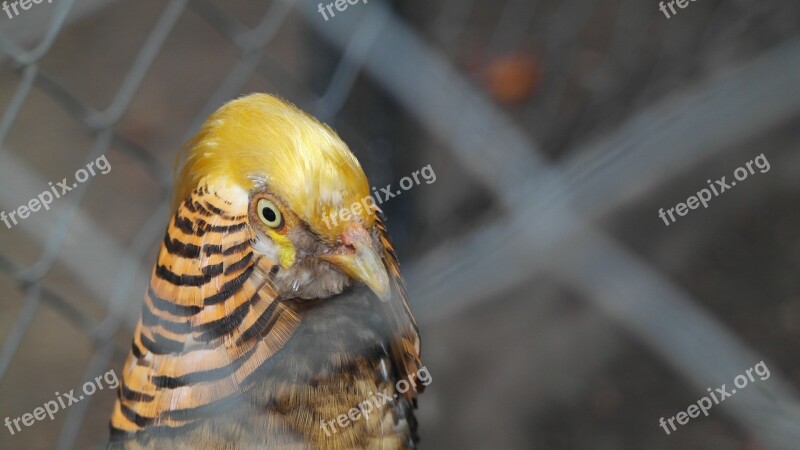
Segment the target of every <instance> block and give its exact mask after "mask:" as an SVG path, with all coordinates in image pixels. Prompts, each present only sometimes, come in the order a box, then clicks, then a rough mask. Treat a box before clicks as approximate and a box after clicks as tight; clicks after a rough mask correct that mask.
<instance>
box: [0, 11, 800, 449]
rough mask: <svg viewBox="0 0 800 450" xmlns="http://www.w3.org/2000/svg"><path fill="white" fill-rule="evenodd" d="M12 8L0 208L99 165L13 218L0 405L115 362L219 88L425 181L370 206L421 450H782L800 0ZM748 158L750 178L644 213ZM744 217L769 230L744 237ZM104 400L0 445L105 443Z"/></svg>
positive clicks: (3, 80)
mask: <svg viewBox="0 0 800 450" xmlns="http://www.w3.org/2000/svg"><path fill="white" fill-rule="evenodd" d="M9 14H10V13H9ZM6 19H7V20H6ZM0 20H2V22H1V23H2V25H0V32H2V33H3V34H2V36H0V107H1V108H2V115H1V116H0V186H1V187H2V189H0V210H3V211H6V212H8V211H12V210H14V209H16V208H17V207H18V205H26V204H28V202H29V199H34V198H36V196H37V195H39V193H41V192H43V191H45V190H48V189H49V184H48V183H49V182H53V183H58V181H59V180H62V179H63V178H64V177H65V176H72V174H73V173H75V172H76V171H77V170H79V169H80V168H82V167H85V166H86V165H87V164H88V163H90V162H92V161H96V160H97V158H99V157H102V156H107V159H108V161H109V162H110V165H111V171H110V172H109V173H108V174H107V175H98V176H96V177H92V178H89V179H88V180H86V181H85V182H83V183H79V184H77V183H76V185H75V187H74V189H72V190H71V191H69V193H68V195H64V197H63V198H59V199H57V200H56V201H55V202H54V203H53V205H52V209H50V210H47V211H39V212H36V213H35V214H31V216H30V217H29V218H25V219H20V220H19V223H18V224H16V225H14V226H8V227H6V226H0V230H2V231H0V288H2V290H3V292H4V294H3V295H2V299H0V336H2V337H0V339H2V340H1V341H0V414H2V415H3V416H12V417H16V416H21V415H22V414H24V413H26V412H29V411H32V410H33V409H34V408H36V407H37V406H40V405H42V404H44V403H45V402H47V401H49V400H51V399H53V398H54V396H53V392H55V391H60V392H64V391H66V390H69V389H72V388H74V387H78V386H80V385H81V384H82V383H83V381H85V380H91V379H94V378H95V377H96V376H98V375H100V374H103V373H104V372H106V371H107V370H109V369H117V370H119V368H120V367H121V364H122V360H123V358H124V356H125V355H126V353H127V349H128V348H129V347H128V346H129V341H130V332H131V326H132V324H134V323H135V320H136V318H137V317H138V311H139V308H140V304H141V303H140V302H141V295H142V293H143V290H144V286H146V283H147V277H148V275H149V270H150V265H151V264H152V261H153V260H154V255H155V251H156V248H157V245H158V243H159V242H160V240H161V238H162V237H163V230H164V226H165V223H166V219H167V214H168V208H169V201H170V198H169V195H170V189H171V178H172V173H171V169H172V164H173V160H174V158H175V153H176V151H177V149H178V148H179V147H180V144H181V143H182V142H183V141H184V140H186V139H187V138H188V137H189V136H191V135H192V133H193V132H194V131H195V130H197V128H198V127H199V125H200V124H201V123H202V121H203V120H204V119H205V117H206V116H207V115H208V114H209V113H210V112H211V111H213V110H214V109H216V108H217V107H219V106H220V105H221V104H223V103H224V102H225V101H227V100H229V99H231V98H234V97H236V96H238V95H241V94H243V93H248V92H252V91H266V92H274V93H277V94H279V95H282V96H284V97H286V98H288V99H290V100H292V101H293V102H295V103H297V104H298V105H299V106H300V107H302V108H303V109H305V110H307V111H309V112H310V113H312V114H314V115H316V116H317V117H319V118H320V119H321V120H323V121H325V122H328V123H330V124H331V125H332V126H333V127H334V128H336V129H337V130H338V131H339V132H340V133H341V134H342V136H343V138H344V139H345V141H346V142H348V143H349V144H350V145H351V147H352V148H353V150H354V151H355V152H356V153H357V155H358V156H359V159H360V160H361V161H362V163H363V165H364V168H365V171H366V172H367V174H368V175H369V176H370V180H371V182H372V183H373V185H374V186H382V185H385V184H388V183H393V182H396V180H397V179H398V178H400V177H401V176H403V175H404V174H406V173H410V172H411V171H412V170H414V169H416V168H418V167H422V166H424V165H426V164H431V165H432V167H433V168H434V169H436V174H437V181H436V183H435V184H433V185H430V186H421V187H418V188H415V190H414V191H411V192H409V193H408V195H404V196H403V197H401V198H398V199H397V200H394V201H392V202H391V203H387V204H386V205H385V206H386V210H387V211H386V212H387V216H388V217H389V220H390V223H389V225H390V229H391V230H392V233H393V236H394V238H395V241H396V243H397V244H398V247H399V249H400V252H401V260H402V261H403V262H404V263H405V265H404V267H405V272H406V274H407V278H408V282H409V288H410V291H411V296H412V302H413V306H414V308H415V311H416V313H417V315H418V319H419V321H420V323H421V326H422V334H423V345H424V346H425V347H424V350H423V352H424V355H423V356H424V357H425V360H426V362H427V363H428V366H429V367H431V371H432V373H433V375H434V377H435V378H436V381H434V383H433V384H432V385H431V388H430V390H429V392H428V393H426V395H425V396H424V397H423V398H422V399H421V402H420V403H421V405H420V423H421V434H422V439H423V440H422V446H423V447H428V448H487V446H501V447H503V446H504V447H507V448H781V449H782V448H793V446H795V445H796V442H798V438H800V429H798V426H797V424H798V423H800V422H798V419H799V418H800V416H799V415H798V413H799V410H798V406H797V405H798V404H797V394H796V388H795V387H794V386H795V385H796V384H797V382H798V381H800V366H797V365H793V364H792V362H791V355H790V354H788V353H782V352H780V351H778V350H777V349H778V348H781V347H782V346H785V345H786V341H788V340H790V339H791V337H792V336H793V334H794V333H796V332H797V330H800V326H797V323H798V322H799V321H800V319H795V318H794V317H795V316H796V315H797V311H798V310H797V307H796V306H794V305H796V302H797V301H800V287H799V286H798V285H797V283H796V280H795V281H792V280H793V279H796V276H794V278H791V276H787V277H786V278H784V277H783V274H784V273H794V274H796V273H797V270H796V269H797V268H798V263H797V261H798V260H800V259H799V258H798V256H800V235H798V232H797V231H796V230H797V229H800V227H797V225H798V224H800V218H798V217H797V215H796V205H797V198H798V195H799V193H800V189H798V188H800V186H798V182H797V181H798V177H797V173H798V171H799V170H800V160H798V158H797V156H795V155H796V153H797V152H796V150H794V149H795V148H796V144H797V143H798V140H799V139H800V135H798V134H797V132H796V131H795V130H796V128H797V127H796V124H797V120H798V117H800V94H797V90H796V88H795V87H796V86H798V85H800V37H799V36H798V31H800V4H795V3H792V2H788V1H777V0H775V1H761V2H755V1H745V0H742V1H737V2H720V1H711V0H708V1H705V2H691V3H690V6H689V7H688V8H686V9H681V10H678V14H676V15H674V16H673V17H671V18H669V19H667V18H666V17H665V16H664V15H663V14H662V13H661V12H660V11H659V10H658V5H657V4H656V3H654V2H641V1H634V0H618V1H613V2H596V1H594V0H550V1H545V0H536V1H523V0H506V1H502V2H488V1H476V0H440V1H433V2H419V1H410V2H398V3H397V4H389V3H382V2H378V1H372V2H369V3H366V4H362V3H356V4H355V5H351V6H349V7H348V9H347V10H346V11H344V12H338V13H337V15H336V16H335V17H329V18H328V20H325V18H324V17H323V16H322V15H321V14H320V13H319V12H318V2H311V1H292V0H276V1H270V2H255V1H245V0H242V1H238V2H229V3H225V2H222V1H219V0H170V1H163V0H144V1H142V2H130V1H124V2H123V1H101V0H98V1H85V2H75V1H71V0H58V1H56V2H54V3H52V4H51V5H48V4H47V3H42V4H40V5H35V6H34V7H33V8H32V9H30V10H24V11H23V10H21V13H20V14H19V15H16V16H12V15H9V16H7V17H4V16H0ZM756 149H757V150H756ZM761 152H764V153H765V154H766V155H767V156H768V157H769V158H770V161H771V163H772V166H773V169H772V172H771V173H770V174H768V176H766V177H765V179H766V181H763V182H762V181H755V182H753V185H752V186H750V187H740V188H738V189H737V190H736V191H732V192H731V193H729V194H726V195H727V197H726V198H724V199H721V200H720V201H719V204H718V205H714V206H712V207H711V209H712V211H697V212H695V214H696V215H697V216H700V217H698V218H696V219H695V218H694V217H691V218H687V219H686V222H687V223H686V224H683V223H681V222H679V225H674V226H670V227H669V228H665V227H664V225H663V224H662V223H661V222H660V219H658V217H657V215H656V212H657V211H658V209H659V208H661V207H666V206H668V205H674V204H675V203H677V202H678V201H682V199H685V198H686V196H687V195H691V193H692V192H693V191H696V189H697V188H698V187H702V186H703V184H704V180H705V179H706V178H709V177H717V176H720V175H721V174H725V173H731V172H732V171H733V169H735V168H736V167H737V166H738V165H740V164H743V163H744V162H746V161H748V160H749V159H752V157H754V156H755V155H757V154H759V153H761ZM729 168H730V170H728V169H729ZM759 180H760V179H759ZM698 183H699V184H698ZM740 191H741V192H740ZM684 194H686V195H684ZM774 199H778V200H774ZM768 200H769V201H768ZM761 204H768V205H769V206H770V208H769V209H768V211H772V212H773V213H774V211H776V210H777V211H779V212H784V213H782V214H778V215H777V216H775V217H773V218H772V219H771V220H770V221H765V223H761V222H759V223H755V224H753V223H752V222H753V221H754V217H757V216H756V215H757V214H762V215H763V214H765V211H764V210H763V209H758V207H759V206H760V205H761ZM715 208H716V210H714V209H715ZM743 211H747V212H743ZM792 211H795V213H794V214H793V213H792ZM771 217H772V216H771ZM690 219H691V220H693V221H692V222H689V220H690ZM748 225H749V226H750V228H747V226H748ZM758 225H761V227H760V228H759V227H758ZM681 226H683V228H680V227H681ZM743 229H744V230H750V231H749V233H750V235H748V236H745V237H743V236H742V235H741V233H744V231H741V230H743ZM765 230H766V231H765ZM725 232H727V233H729V234H730V235H726V237H725V238H723V239H721V240H720V239H717V240H715V239H714V237H715V236H717V235H720V234H724V233H725ZM773 233H774V234H773ZM752 235H756V237H753V236H752ZM768 237H772V238H774V241H767V240H766V238H768ZM710 243H711V244H710ZM714 246H718V247H714ZM719 247H722V248H727V249H729V250H727V251H726V250H719V249H718V248H719ZM782 247H785V248H787V250H786V253H785V254H781V255H782V256H780V257H779V256H778V254H777V253H774V254H773V255H772V257H764V258H763V259H759V257H758V255H759V252H766V250H765V249H776V248H782ZM714 248H717V249H718V250H717V252H722V253H723V254H724V256H725V257H729V258H728V259H726V258H723V257H720V258H715V257H714V256H715V255H716V253H714V251H713V250H712V249H714ZM733 249H740V250H741V252H740V253H739V254H736V255H733V254H732V252H733ZM759 249H760V250H759ZM704 258H705V259H704ZM726 261H736V262H739V264H740V265H741V267H729V266H726ZM760 266H764V267H765V268H769V270H768V271H767V274H763V276H762V275H756V273H757V272H758V273H759V274H760V273H761V272H760V271H758V268H759V267H760ZM792 270H794V271H793V272H792ZM722 274H724V276H723V275H722ZM733 274H745V275H741V276H743V277H744V278H746V279H748V280H751V281H752V282H751V283H744V284H745V286H746V287H747V288H746V289H743V290H744V292H739V291H742V289H739V290H737V289H734V288H733V287H734V286H738V284H737V282H736V280H733V279H731V278H730V277H732V276H733ZM769 274H773V275H772V276H770V275H769ZM774 274H780V276H776V275H774ZM715 277H716V278H715ZM726 277H728V278H726ZM761 286H769V287H770V288H771V290H770V291H769V293H766V290H759V289H758V287H761ZM732 290H733V291H736V292H731V291H732ZM754 291H755V293H757V295H766V296H768V297H769V299H775V301H774V302H772V301H769V300H764V303H765V304H767V305H771V306H769V308H768V309H769V311H772V310H773V309H771V308H773V307H774V311H776V312H775V313H774V315H772V316H769V317H772V318H775V320H782V321H781V322H780V324H781V325H780V327H778V328H779V331H778V332H776V334H777V335H776V336H772V337H770V339H766V338H765V337H764V336H766V334H768V332H767V331H765V330H769V329H770V324H769V322H768V321H767V320H766V319H764V318H762V319H756V318H753V317H750V316H748V317H744V318H743V317H741V316H744V315H746V314H751V315H754V314H755V312H753V311H752V309H751V308H752V306H751V304H752V302H754V301H757V300H756V299H753V295H754ZM745 294H748V295H745ZM740 296H741V297H742V298H740ZM721 297H724V298H728V299H730V300H731V301H730V302H726V303H724V304H722V305H720V304H717V303H715V302H714V300H713V299H716V298H721ZM710 299H711V300H710ZM734 300H735V301H734ZM564 305H566V306H564ZM786 316H788V318H787V317H786ZM781 317H783V319H781ZM620 336H623V337H620ZM540 343H541V344H540ZM517 344H519V345H517ZM498 349H502V350H504V351H502V352H498V351H497V350H498ZM762 359H766V360H767V361H768V363H769V364H770V368H771V369H772V375H771V378H770V380H769V382H765V383H763V384H762V385H759V388H757V389H755V388H754V389H751V390H747V391H743V392H741V393H739V394H737V397H736V398H735V400H733V401H731V403H730V404H726V405H725V407H724V409H720V410H719V411H715V412H714V413H713V415H712V418H711V419H708V420H707V421H706V422H704V424H705V425H700V424H692V426H693V427H694V430H697V431H691V430H689V427H685V428H686V431H685V432H684V429H681V430H679V431H681V432H683V433H682V434H681V433H676V435H675V436H669V437H668V436H666V435H664V434H663V432H662V431H661V429H660V428H658V424H657V422H658V418H659V416H662V415H667V414H668V413H669V415H672V414H673V413H674V412H677V411H678V410H679V409H680V408H685V404H689V403H690V402H692V401H695V400H696V398H697V397H699V396H701V395H702V394H703V393H704V392H705V388H706V387H708V386H715V385H716V386H718V385H720V384H722V383H725V382H728V383H730V380H731V379H732V377H733V376H735V375H737V374H738V373H740V372H741V371H742V370H744V369H746V368H748V367H751V366H752V365H753V364H754V363H756V362H758V361H760V360H762ZM773 363H774V364H773ZM646 395H649V396H652V399H653V400H652V401H651V402H649V403H648V404H646V405H645V404H643V403H642V401H637V400H639V399H641V398H642V397H644V396H646ZM113 396H114V392H111V391H110V390H106V391H101V392H98V393H97V394H96V395H94V396H90V397H87V398H86V399H84V400H82V401H81V402H79V403H77V404H75V405H73V406H71V407H70V408H68V409H66V410H64V411H61V412H60V413H59V415H58V416H57V417H56V419H55V420H52V421H50V420H48V421H45V422H42V423H36V424H35V425H34V426H32V427H30V428H26V429H23V431H21V432H19V433H18V434H17V435H14V436H12V435H10V434H5V433H4V432H3V433H0V448H57V449H71V448H103V447H104V442H105V439H106V438H107V418H108V415H109V411H110V405H111V403H112V401H113ZM676 398H677V400H676ZM586 405H589V406H586ZM584 434H585V435H586V437H585V438H579V437H575V436H577V435H584Z"/></svg>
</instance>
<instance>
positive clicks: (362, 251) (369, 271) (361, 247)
mask: <svg viewBox="0 0 800 450" xmlns="http://www.w3.org/2000/svg"><path fill="white" fill-rule="evenodd" d="M341 241H342V243H343V244H345V245H347V246H348V247H350V249H351V251H350V253H345V254H326V255H320V257H319V258H320V259H321V260H323V261H328V262H330V263H332V264H334V265H335V266H336V267H338V268H339V270H341V271H342V272H344V273H346V274H347V275H349V276H350V277H352V278H354V279H356V280H358V281H361V282H362V283H364V284H366V285H367V287H369V288H370V289H371V290H372V292H374V293H375V295H377V296H378V298H380V299H381V300H383V301H387V300H389V298H390V297H391V289H390V286H389V274H388V273H387V272H386V266H384V264H383V258H382V255H383V251H382V249H380V248H375V245H374V244H373V241H372V236H370V234H369V233H368V232H367V231H366V230H365V229H364V228H363V227H361V226H360V225H359V226H353V227H351V228H350V229H349V230H348V231H346V232H345V233H344V234H343V235H342V236H341ZM353 250H354V251H353Z"/></svg>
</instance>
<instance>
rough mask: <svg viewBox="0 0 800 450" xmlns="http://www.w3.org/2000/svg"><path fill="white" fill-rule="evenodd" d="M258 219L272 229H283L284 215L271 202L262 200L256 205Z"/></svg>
mask: <svg viewBox="0 0 800 450" xmlns="http://www.w3.org/2000/svg"><path fill="white" fill-rule="evenodd" d="M256 212H257V213H258V218H259V219H261V221H262V222H264V224H265V225H267V226H268V227H270V228H274V229H276V230H279V229H281V228H282V227H283V215H282V214H281V210H280V209H278V207H277V206H276V205H275V203H272V202H271V201H269V200H267V199H265V198H262V199H261V200H259V201H258V203H257V204H256Z"/></svg>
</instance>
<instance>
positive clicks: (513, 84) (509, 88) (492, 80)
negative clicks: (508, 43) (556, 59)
mask: <svg viewBox="0 0 800 450" xmlns="http://www.w3.org/2000/svg"><path fill="white" fill-rule="evenodd" d="M540 78H541V69H540V65H539V61H538V60H537V59H536V58H535V57H534V56H532V55H530V54H525V53H519V52H518V53H511V54H506V55H498V56H494V57H492V58H491V59H490V60H489V62H488V64H486V65H484V66H483V67H482V68H481V71H480V79H481V82H482V83H483V85H484V87H485V88H486V90H487V91H488V92H489V94H490V95H491V96H492V98H494V99H495V101H497V102H498V103H503V104H519V103H523V102H526V101H528V100H529V99H530V98H531V96H532V95H533V94H534V93H535V92H536V90H537V89H538V87H539V80H540Z"/></svg>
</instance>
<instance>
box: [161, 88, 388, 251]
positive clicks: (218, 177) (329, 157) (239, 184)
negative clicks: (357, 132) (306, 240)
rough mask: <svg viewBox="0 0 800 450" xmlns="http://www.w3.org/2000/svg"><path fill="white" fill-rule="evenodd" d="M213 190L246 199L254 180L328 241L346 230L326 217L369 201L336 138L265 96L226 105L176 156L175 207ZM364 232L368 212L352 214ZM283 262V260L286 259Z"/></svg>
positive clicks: (370, 217)
mask: <svg viewBox="0 0 800 450" xmlns="http://www.w3.org/2000/svg"><path fill="white" fill-rule="evenodd" d="M204 178H206V179H207V180H208V181H209V183H211V184H212V185H215V186H220V187H229V188H240V189H243V190H244V191H246V192H250V191H251V190H252V189H253V188H255V187H256V180H264V181H266V184H267V187H268V189H269V190H270V191H271V192H273V193H274V194H276V195H278V196H279V197H280V198H281V199H282V200H283V201H285V202H286V203H287V204H288V206H289V207H290V208H291V209H292V211H293V212H294V213H295V214H296V215H297V216H299V217H300V218H301V219H302V220H303V221H304V222H306V223H307V224H308V225H309V226H310V227H311V228H313V229H314V231H315V232H317V233H318V234H319V235H321V236H323V237H326V238H328V239H330V240H333V239H335V238H336V237H337V236H339V235H341V234H342V233H343V232H344V230H345V229H346V226H347V224H346V223H343V221H337V222H335V223H334V222H333V221H328V223H325V221H324V220H323V218H328V217H330V216H331V214H335V213H336V212H337V211H339V210H341V209H343V208H350V206H351V205H353V204H355V203H358V202H361V201H362V200H363V199H365V198H366V197H368V196H369V195H370V191H369V183H368V181H367V177H366V176H365V175H364V171H363V170H362V169H361V166H360V164H359V163H358V160H357V159H356V158H355V156H353V154H352V152H351V151H350V149H349V148H348V147H347V145H346V144H345V143H344V142H343V141H342V140H341V138H339V136H338V135H337V134H336V132H335V131H333V130H332V129H331V128H330V127H328V126H327V125H324V124H322V123H320V122H319V121H318V120H317V119H315V118H313V117H311V116H309V115H308V114H306V113H304V112H303V111H301V110H300V109H298V108H297V107H296V106H294V105H292V104H290V103H288V102H286V101H284V100H281V99H279V98H277V97H274V96H271V95H267V94H252V95H248V96H245V97H242V98H239V99H237V100H233V101H231V102H229V103H228V104H226V105H224V106H223V107H222V108H220V109H219V110H217V111H216V112H215V113H214V114H212V115H211V116H210V117H209V118H208V120H207V121H206V122H205V124H204V125H203V127H202V128H201V130H200V132H199V133H198V134H197V135H196V136H195V137H194V138H192V139H191V140H189V142H187V143H186V145H184V148H183V150H182V151H181V153H180V155H179V161H178V179H177V182H176V184H175V193H174V194H175V204H176V205H177V204H178V203H179V202H181V201H183V199H185V198H186V197H187V196H188V195H189V194H190V193H191V191H192V189H194V188H195V187H196V186H198V184H199V183H200V181H201V180H202V179H204ZM358 211H360V212H359V214H358V217H359V218H360V219H361V221H362V222H363V223H364V225H365V226H367V227H371V226H372V225H373V224H374V221H375V216H374V214H373V213H372V212H371V211H365V210H363V209H361V208H359V209H358V210H356V211H353V212H354V213H355V212H358ZM289 256H290V255H288V254H287V255H286V257H287V259H288V258H289Z"/></svg>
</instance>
